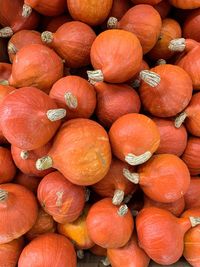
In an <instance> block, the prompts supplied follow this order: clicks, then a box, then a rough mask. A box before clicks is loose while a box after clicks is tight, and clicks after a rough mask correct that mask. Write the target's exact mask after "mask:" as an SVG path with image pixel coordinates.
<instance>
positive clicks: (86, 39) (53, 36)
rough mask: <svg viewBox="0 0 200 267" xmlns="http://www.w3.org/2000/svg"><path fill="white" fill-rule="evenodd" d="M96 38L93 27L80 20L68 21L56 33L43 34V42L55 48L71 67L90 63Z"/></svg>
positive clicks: (46, 32) (47, 32)
mask: <svg viewBox="0 0 200 267" xmlns="http://www.w3.org/2000/svg"><path fill="white" fill-rule="evenodd" d="M95 38H96V34H95V32H94V31H93V30H92V28H91V27H90V26H88V25H87V24H85V23H83V22H80V21H71V22H66V23H64V24H63V25H62V26H60V27H59V28H58V29H57V31H56V32H55V33H52V32H49V31H45V32H43V33H42V34H41V39H42V42H43V43H44V44H46V45H48V46H50V47H51V48H53V49H54V50H55V51H56V52H57V54H58V55H59V56H60V57H61V58H63V59H64V60H65V62H66V64H67V66H68V67H70V68H79V67H83V66H87V65H88V64H89V63H90V49H91V46H92V43H93V42H94V40H95Z"/></svg>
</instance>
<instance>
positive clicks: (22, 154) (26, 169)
mask: <svg viewBox="0 0 200 267" xmlns="http://www.w3.org/2000/svg"><path fill="white" fill-rule="evenodd" d="M51 145H52V143H51V142H48V143H47V144H45V145H44V146H42V147H40V148H38V149H35V150H30V151H24V150H23V149H20V148H18V147H16V146H13V145H11V153H12V157H13V160H14V162H15V164H16V166H17V167H18V169H20V171H22V172H23V173H24V174H27V175H29V176H37V177H44V176H45V175H47V174H48V173H50V172H52V171H53V169H48V170H44V171H39V170H37V169H36V167H35V163H36V160H37V159H38V158H39V157H42V156H45V155H46V154H47V153H48V152H49V150H50V148H51Z"/></svg>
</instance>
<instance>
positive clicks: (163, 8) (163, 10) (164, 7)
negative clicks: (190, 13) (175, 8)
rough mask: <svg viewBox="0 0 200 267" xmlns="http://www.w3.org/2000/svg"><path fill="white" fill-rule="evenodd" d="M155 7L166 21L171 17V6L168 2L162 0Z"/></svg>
mask: <svg viewBox="0 0 200 267" xmlns="http://www.w3.org/2000/svg"><path fill="white" fill-rule="evenodd" d="M153 7H154V8H155V9H156V10H157V11H158V13H159V14H160V16H161V18H162V19H165V18H166V17H167V16H168V15H169V12H170V10H171V5H170V3H169V2H168V1H166V0H162V1H161V2H159V3H158V4H156V5H154V6H153Z"/></svg>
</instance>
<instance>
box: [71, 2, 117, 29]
mask: <svg viewBox="0 0 200 267" xmlns="http://www.w3.org/2000/svg"><path fill="white" fill-rule="evenodd" d="M112 3H113V0H67V6H68V10H69V13H70V15H71V16H72V18H73V19H74V20H80V21H82V22H85V23H87V24H89V25H91V26H96V25H100V24H101V23H102V22H104V20H105V19H106V18H107V16H108V14H109V12H110V10H111V8H112Z"/></svg>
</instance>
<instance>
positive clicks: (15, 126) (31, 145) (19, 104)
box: [0, 87, 66, 150]
mask: <svg viewBox="0 0 200 267" xmlns="http://www.w3.org/2000/svg"><path fill="white" fill-rule="evenodd" d="M0 115H1V116H0V121H1V129H2V132H3V134H4V136H5V137H6V139H7V140H8V141H9V142H10V143H11V144H12V145H14V146H16V147H18V148H21V149H23V150H33V149H37V148H39V147H41V146H43V145H44V144H46V143H48V141H49V140H50V139H51V138H52V137H53V135H54V134H55V132H56V130H57V129H58V127H59V126H60V123H61V121H60V119H61V118H63V117H64V116H65V115H66V110H65V109H57V105H56V103H55V102H54V101H53V100H52V99H51V98H50V97H49V96H48V95H46V94H45V93H44V92H42V91H41V90H39V89H37V88H34V87H24V88H20V89H18V90H15V91H14V92H12V93H11V94H9V95H7V97H6V98H5V99H4V101H3V103H2V104H1V105H0Z"/></svg>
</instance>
